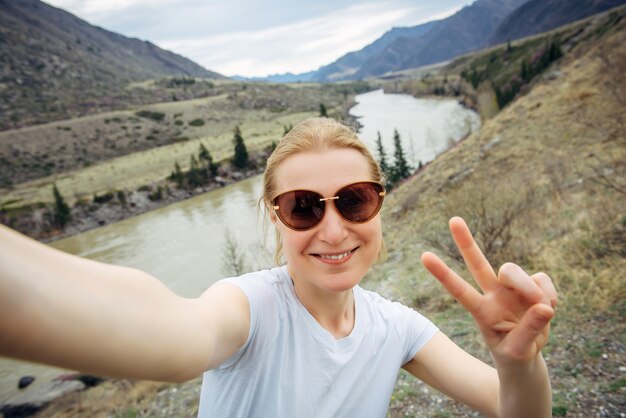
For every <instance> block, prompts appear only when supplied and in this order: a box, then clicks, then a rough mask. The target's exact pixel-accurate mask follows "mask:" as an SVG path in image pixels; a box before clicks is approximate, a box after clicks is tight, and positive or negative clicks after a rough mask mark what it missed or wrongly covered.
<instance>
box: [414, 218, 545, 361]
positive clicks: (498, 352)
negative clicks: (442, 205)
mask: <svg viewBox="0 0 626 418" xmlns="http://www.w3.org/2000/svg"><path fill="white" fill-rule="evenodd" d="M450 231H451V233H452V237H453V238H454V241H455V243H456V245H457V247H458V248H459V250H460V252H461V254H462V255H463V259H464V260H465V263H466V265H467V267H468V270H469V271H470V273H471V274H472V276H473V277H474V279H475V280H476V282H477V283H478V285H479V286H480V288H481V290H482V294H481V293H480V292H478V291H477V290H476V289H474V288H473V287H472V286H470V285H469V284H468V283H467V282H466V281H465V280H463V278H461V277H460V276H459V275H458V274H456V273H455V272H454V271H452V270H451V269H450V268H449V267H448V266H447V265H446V264H445V263H444V262H443V261H441V259H439V257H437V256H436V255H435V254H433V253H430V252H426V253H424V254H422V262H423V263H424V266H425V267H426V268H427V269H428V271H430V272H431V273H432V274H433V275H434V276H435V277H436V278H437V280H439V281H440V282H441V284H442V285H443V286H444V287H445V288H446V290H447V291H448V292H449V293H450V294H451V295H452V296H453V297H454V298H455V299H456V300H457V301H458V302H459V303H460V304H461V305H463V307H465V309H467V310H468V311H469V313H470V314H471V315H472V316H473V317H474V320H475V322H476V324H477V325H478V328H479V329H480V332H481V333H482V335H483V337H484V339H485V342H486V343H487V347H488V348H489V350H490V352H491V354H492V356H493V359H494V361H495V363H496V367H497V368H498V370H500V367H501V366H502V367H504V368H508V367H513V368H515V366H524V365H531V364H532V363H533V360H534V359H535V358H536V357H537V354H539V352H540V351H541V349H542V348H543V347H544V346H545V344H546V342H547V340H548V334H549V331H550V320H551V319H552V317H553V316H554V309H555V307H556V300H557V295H556V290H555V288H554V285H553V284H552V281H551V280H550V278H549V277H548V276H547V275H546V274H545V273H535V274H533V275H532V276H531V275H528V274H527V273H526V272H524V270H522V269H521V268H520V267H519V266H517V265H515V264H513V263H505V264H504V265H503V266H502V267H501V268H500V270H499V271H498V274H496V273H495V271H494V270H493V268H492V267H491V265H490V264H489V262H488V261H487V259H486V258H485V256H484V255H483V253H482V252H481V250H480V248H479V247H478V245H477V244H476V241H474V238H473V237H472V234H471V232H470V230H469V228H468V227H467V224H466V223H465V221H464V220H463V219H461V218H458V217H455V218H452V219H451V220H450Z"/></svg>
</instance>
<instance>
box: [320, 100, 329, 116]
mask: <svg viewBox="0 0 626 418" xmlns="http://www.w3.org/2000/svg"><path fill="white" fill-rule="evenodd" d="M320 117H322V118H326V117H328V113H327V112H326V106H324V103H320Z"/></svg>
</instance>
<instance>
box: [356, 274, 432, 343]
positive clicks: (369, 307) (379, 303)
mask: <svg viewBox="0 0 626 418" xmlns="http://www.w3.org/2000/svg"><path fill="white" fill-rule="evenodd" d="M355 289H356V290H357V292H358V294H359V295H360V296H359V297H360V299H361V300H362V302H363V306H364V311H365V313H366V314H367V315H369V316H370V319H372V320H374V321H381V320H382V321H384V322H387V323H388V324H389V325H390V326H392V327H393V328H394V329H396V331H397V332H398V333H399V334H405V333H406V332H407V331H408V330H423V329H432V328H436V327H434V324H433V323H432V322H431V321H430V320H429V319H427V318H426V317H425V316H424V315H422V314H420V313H419V312H417V311H416V310H415V309H413V308H410V307H408V306H406V305H403V304H402V303H400V302H394V301H391V300H389V299H387V298H385V297H383V296H381V295H380V294H378V293H376V292H372V291H369V290H365V289H362V288H361V287H359V286H357V287H356V288H355Z"/></svg>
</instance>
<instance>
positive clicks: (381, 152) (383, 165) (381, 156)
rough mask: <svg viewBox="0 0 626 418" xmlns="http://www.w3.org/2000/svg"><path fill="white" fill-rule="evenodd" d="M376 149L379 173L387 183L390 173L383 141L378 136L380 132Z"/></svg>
mask: <svg viewBox="0 0 626 418" xmlns="http://www.w3.org/2000/svg"><path fill="white" fill-rule="evenodd" d="M376 148H377V150H378V165H379V166H380V171H382V173H383V176H385V179H386V180H387V183H389V180H390V177H391V173H390V172H389V165H388V164H387V154H386V153H385V148H383V141H382V138H381V136H380V131H379V132H378V138H377V139H376Z"/></svg>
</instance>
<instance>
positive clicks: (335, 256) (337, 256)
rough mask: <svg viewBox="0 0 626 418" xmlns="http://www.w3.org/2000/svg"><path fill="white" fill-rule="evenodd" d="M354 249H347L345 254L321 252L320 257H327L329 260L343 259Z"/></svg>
mask: <svg viewBox="0 0 626 418" xmlns="http://www.w3.org/2000/svg"><path fill="white" fill-rule="evenodd" d="M351 252H352V251H346V252H345V253H343V254H337V255H323V254H320V258H325V259H327V260H341V259H342V258H344V257H347V256H348V255H349V254H350V253H351Z"/></svg>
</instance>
